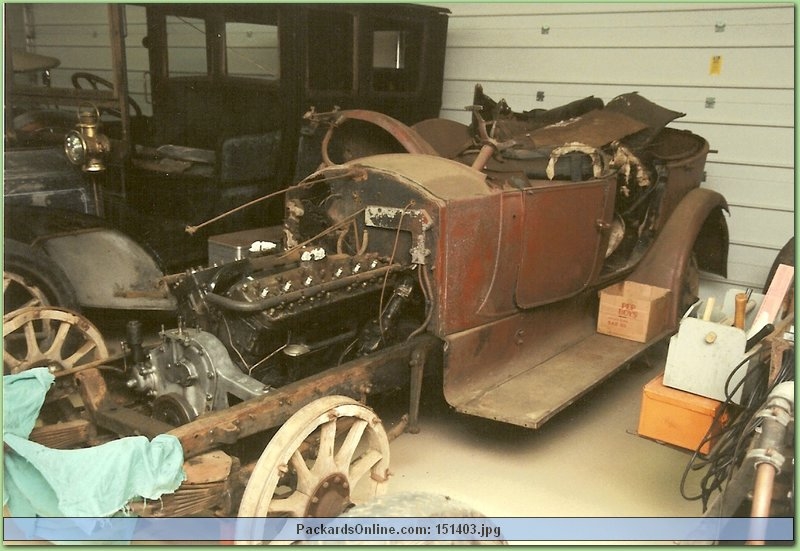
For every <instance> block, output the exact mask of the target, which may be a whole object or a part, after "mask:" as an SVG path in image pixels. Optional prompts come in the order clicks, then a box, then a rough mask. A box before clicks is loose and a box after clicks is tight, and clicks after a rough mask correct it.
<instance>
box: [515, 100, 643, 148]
mask: <svg viewBox="0 0 800 551" xmlns="http://www.w3.org/2000/svg"><path fill="white" fill-rule="evenodd" d="M645 128H647V125H646V124H645V123H643V122H641V121H639V120H637V119H634V118H632V117H630V116H628V115H626V114H624V113H620V112H616V111H613V110H609V109H603V110H602V111H590V112H589V113H586V114H585V115H581V116H580V117H575V118H573V119H568V120H565V121H562V122H558V123H555V124H551V125H550V126H545V127H544V128H539V129H536V130H533V131H532V132H530V133H529V137H530V139H531V141H533V143H534V145H535V146H536V147H548V146H549V147H558V146H562V145H564V144H566V143H573V142H580V143H582V144H585V145H588V146H590V147H602V146H604V145H607V144H609V143H611V142H613V141H617V140H621V139H622V138H624V137H626V136H630V135H631V134H635V133H636V132H639V131H641V130H644V129H645Z"/></svg>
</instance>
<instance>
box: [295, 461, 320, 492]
mask: <svg viewBox="0 0 800 551" xmlns="http://www.w3.org/2000/svg"><path fill="white" fill-rule="evenodd" d="M289 465H290V466H291V467H292V468H293V469H294V472H295V474H296V475H297V490H298V491H299V492H303V493H306V494H307V493H310V492H312V491H313V490H314V486H315V485H316V483H317V479H316V478H315V477H314V475H313V474H312V473H311V471H310V470H309V469H308V465H307V464H306V460H305V458H304V457H303V454H302V453H300V450H295V452H294V453H293V454H292V458H291V459H290V460H289Z"/></svg>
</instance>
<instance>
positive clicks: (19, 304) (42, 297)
mask: <svg viewBox="0 0 800 551" xmlns="http://www.w3.org/2000/svg"><path fill="white" fill-rule="evenodd" d="M3 303H4V304H6V305H10V312H12V311H13V310H19V309H22V308H30V307H33V306H46V305H47V304H49V299H48V298H47V295H46V294H45V293H44V291H42V289H41V288H39V286H37V285H36V284H35V283H31V282H29V281H27V280H26V279H25V278H24V277H22V276H21V275H20V274H15V273H12V272H6V271H4V272H3ZM10 312H9V313H10Z"/></svg>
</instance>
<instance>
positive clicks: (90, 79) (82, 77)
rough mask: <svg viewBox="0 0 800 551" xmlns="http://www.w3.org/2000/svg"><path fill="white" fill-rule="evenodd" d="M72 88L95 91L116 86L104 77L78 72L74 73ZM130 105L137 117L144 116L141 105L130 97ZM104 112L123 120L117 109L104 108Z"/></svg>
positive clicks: (111, 88)
mask: <svg viewBox="0 0 800 551" xmlns="http://www.w3.org/2000/svg"><path fill="white" fill-rule="evenodd" d="M84 81H85V86H84ZM72 86H74V87H75V89H77V90H86V89H88V88H91V89H93V90H101V89H105V90H113V89H114V85H113V84H112V83H111V82H110V81H108V80H106V79H104V78H103V77H100V76H97V75H95V74H94V73H87V72H85V71H78V72H77V73H72ZM128 105H130V106H131V108H132V109H133V112H134V115H135V116H137V117H141V116H142V108H141V107H139V104H138V103H136V100H134V99H133V98H132V97H130V96H128ZM104 111H106V112H107V113H110V114H111V115H113V116H115V117H117V118H122V116H121V114H120V112H119V111H117V110H116V109H108V108H104Z"/></svg>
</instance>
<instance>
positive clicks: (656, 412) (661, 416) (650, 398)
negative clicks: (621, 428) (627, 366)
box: [638, 375, 725, 455]
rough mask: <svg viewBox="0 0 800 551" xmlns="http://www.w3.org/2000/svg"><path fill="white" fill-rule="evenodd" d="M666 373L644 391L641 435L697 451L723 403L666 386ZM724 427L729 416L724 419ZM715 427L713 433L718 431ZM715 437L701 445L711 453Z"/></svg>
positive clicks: (703, 452)
mask: <svg viewBox="0 0 800 551" xmlns="http://www.w3.org/2000/svg"><path fill="white" fill-rule="evenodd" d="M663 379H664V376H663V375H659V376H658V377H656V378H655V379H653V380H652V381H650V382H649V383H647V384H646V385H644V388H643V390H642V408H641V411H640V413H639V431H638V432H639V436H646V437H647V438H652V439H654V440H658V441H660V442H666V443H667V444H672V445H674V446H678V447H680V448H685V449H687V450H692V451H694V450H696V449H697V447H698V446H700V443H701V442H703V439H704V438H705V436H706V434H708V431H709V429H710V428H711V426H712V425H713V424H714V422H715V419H716V416H717V413H718V412H719V411H720V409H721V408H722V407H723V406H722V402H718V401H717V400H712V399H711V398H705V397H703V396H697V395H696V394H691V393H690V392H683V391H682V390H676V389H674V388H669V387H667V386H664V383H663ZM719 421H720V423H721V424H720V426H722V425H724V423H725V419H720V420H719ZM718 430H719V427H715V428H714V430H712V432H711V434H712V435H713V434H715V433H716V432H717V431H718ZM713 443H714V440H713V438H712V439H711V440H710V441H708V442H704V443H703V445H702V446H700V453H702V454H704V455H707V454H708V452H709V451H710V449H711V446H712V444H713Z"/></svg>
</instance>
